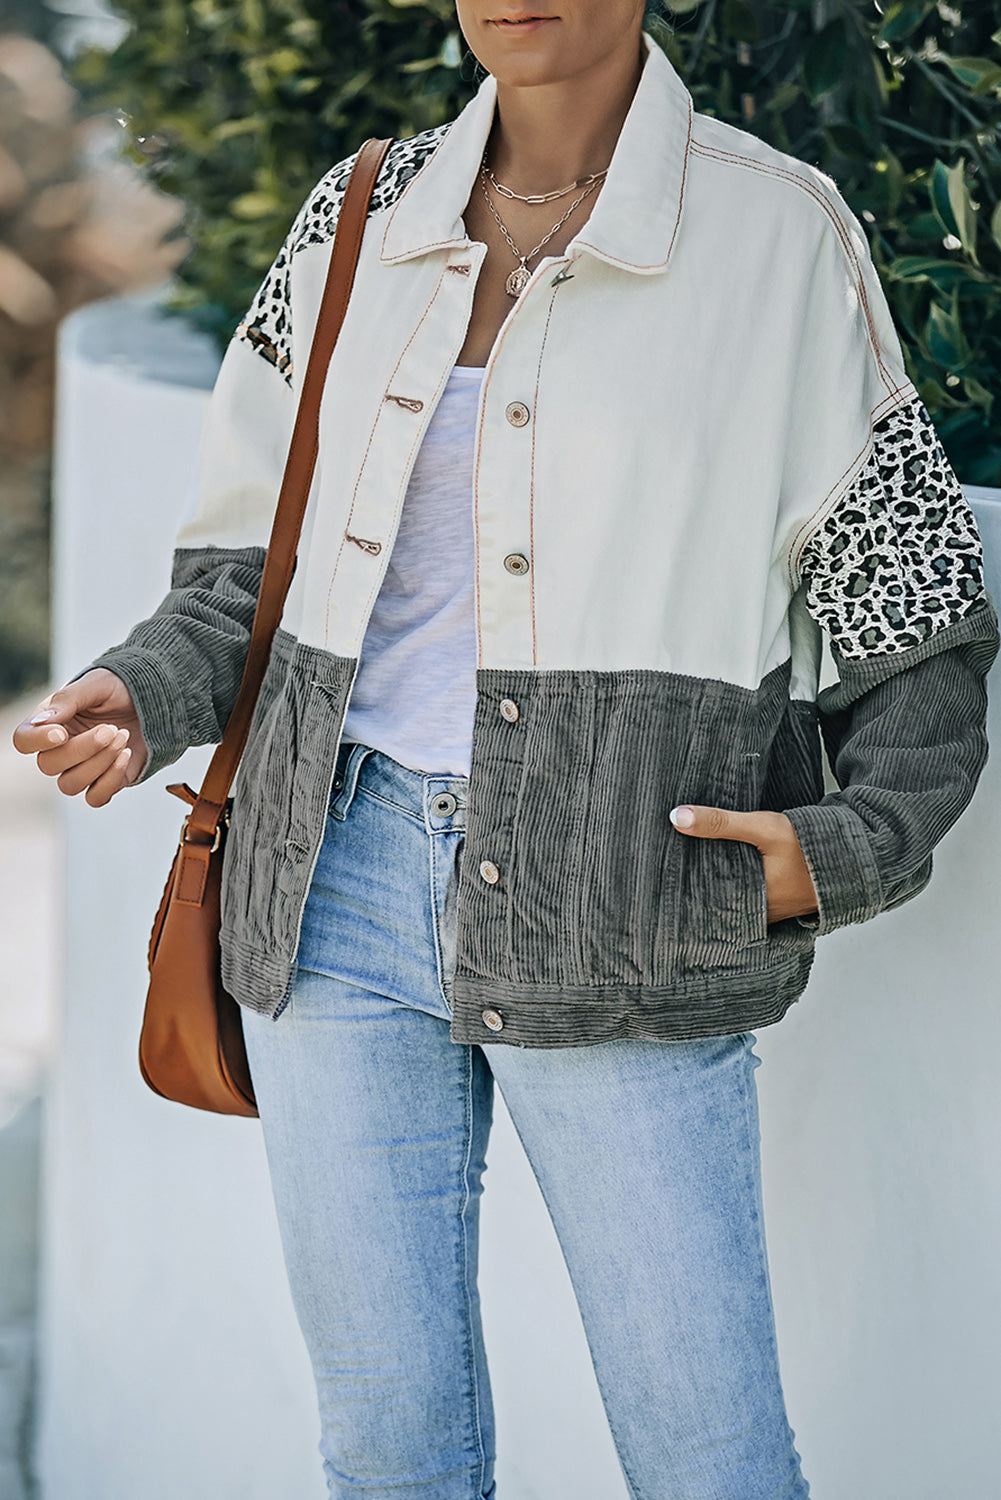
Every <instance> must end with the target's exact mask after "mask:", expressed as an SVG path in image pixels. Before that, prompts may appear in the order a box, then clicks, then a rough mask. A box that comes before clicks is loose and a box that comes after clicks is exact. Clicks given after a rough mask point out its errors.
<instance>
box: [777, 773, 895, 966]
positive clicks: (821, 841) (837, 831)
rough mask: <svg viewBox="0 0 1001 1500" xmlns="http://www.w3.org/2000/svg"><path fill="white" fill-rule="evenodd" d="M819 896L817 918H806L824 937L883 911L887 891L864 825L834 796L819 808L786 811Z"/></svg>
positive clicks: (799, 808)
mask: <svg viewBox="0 0 1001 1500" xmlns="http://www.w3.org/2000/svg"><path fill="white" fill-rule="evenodd" d="M786 816H787V817H788V818H789V820H790V822H791V823H792V825H793V827H794V828H795V830H796V834H797V837H798V838H799V842H800V847H801V848H802V850H803V855H804V858H805V859H806V864H807V868H808V869H809V871H810V877H811V879H812V880H813V884H814V888H815V890H816V892H817V909H818V912H819V920H818V919H817V918H814V919H812V920H811V919H809V918H805V919H804V925H806V926H809V927H810V928H811V929H812V930H813V931H815V932H816V934H817V936H818V937H820V936H822V935H823V934H824V933H825V932H834V931H835V929H836V928H838V927H848V926H849V925H850V924H851V923H853V922H867V921H868V920H869V918H870V917H875V916H878V915H879V913H880V912H881V911H882V910H883V887H882V881H881V880H880V877H879V869H878V867H877V865H876V860H875V856H874V855H873V851H872V845H871V843H870V842H869V835H868V831H867V829H866V826H865V823H864V822H863V821H862V819H861V818H860V817H859V816H858V814H857V813H856V812H853V811H852V809H851V808H850V807H846V806H845V805H844V803H842V802H840V801H838V799H837V797H836V796H834V797H832V798H830V799H828V800H827V801H824V802H820V803H818V804H817V805H816V806H815V807H791V808H786Z"/></svg>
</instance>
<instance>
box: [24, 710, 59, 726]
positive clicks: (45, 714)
mask: <svg viewBox="0 0 1001 1500" xmlns="http://www.w3.org/2000/svg"><path fill="white" fill-rule="evenodd" d="M58 712H59V710H58V709H56V708H40V709H39V710H38V713H37V714H32V716H31V718H30V719H29V720H28V723H29V724H44V723H45V721H46V719H54V718H55V716H56V714H57V713H58Z"/></svg>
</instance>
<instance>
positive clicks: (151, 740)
mask: <svg viewBox="0 0 1001 1500" xmlns="http://www.w3.org/2000/svg"><path fill="white" fill-rule="evenodd" d="M95 667H104V668H106V670H107V671H109V672H114V674H115V676H116V677H120V678H121V679H122V681H123V682H124V684H125V686H126V687H127V688H128V690H129V692H130V693H131V694H132V701H133V703H134V704H135V706H136V713H137V715H138V717H139V728H140V729H141V731H142V736H143V739H144V740H145V741H146V748H147V749H148V751H149V758H148V760H147V761H146V764H145V766H144V767H143V771H142V775H141V776H139V777H137V778H136V780H135V781H134V782H133V783H132V785H133V786H139V785H140V784H141V783H142V782H144V781H148V780H149V778H150V777H151V776H155V775H156V773H157V771H162V770H163V768H164V766H169V765H172V764H173V762H174V761H175V760H177V759H178V758H179V757H180V756H182V755H183V754H184V752H185V750H187V748H188V745H189V743H190V742H189V739H188V722H187V714H186V711H185V705H184V694H183V692H182V691H181V688H180V687H179V685H178V683H177V682H176V681H175V679H174V678H173V677H172V676H171V674H170V673H169V672H168V671H167V669H166V667H165V666H164V664H163V661H162V659H161V658H160V657H159V656H158V655H156V654H155V653H154V652H152V651H147V650H144V649H143V647H141V646H116V647H112V649H111V650H110V651H105V652H104V654H103V655H102V656H99V657H97V659H96V660H95V661H92V662H91V663H90V666H89V667H84V668H83V671H80V672H77V674H76V677H82V676H83V675H84V672H90V671H92V670H93V669H94V668H95ZM76 677H73V678H71V679H70V681H73V682H75V681H76Z"/></svg>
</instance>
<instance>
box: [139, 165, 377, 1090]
mask: <svg viewBox="0 0 1001 1500" xmlns="http://www.w3.org/2000/svg"><path fill="white" fill-rule="evenodd" d="M392 144H393V143H392V141H391V140H385V141H377V140H370V141H366V142H365V144H364V146H362V148H361V150H360V152H359V153H358V157H357V160H356V162H355V165H354V168H353V170H352V172H351V178H350V181H349V182H348V186H347V189H346V191H345V194H344V202H343V203H342V205H341V212H340V216H339V218H338V221H337V232H336V234H335V236H334V245H333V250H332V251H331V256H330V267H329V270H328V272H327V281H326V285H325V287H324V291H323V299H322V301H321V303H320V311H319V314H318V316H317V320H316V331H315V333H314V335H313V343H312V347H311V349H310V353H309V362H308V364H307V366H306V374H305V378H304V380H303V383H302V394H301V396H300V398H299V408H298V411H297V413H296V419H295V427H294V428H293V432H292V440H291V443H290V444H289V452H288V458H287V460H286V463H285V474H284V477H283V479H282V486H281V493H280V494H279V497H278V507H277V510H276V512H275V519H274V525H273V526H272V529H271V538H270V541H269V543H268V555H267V558H266V559H265V563H264V573H263V576H262V578H261V590H260V594H259V596H258V600H257V610H256V613H255V615H254V624H253V628H252V630H251V634H250V646H249V649H248V652H247V663H246V667H245V668H244V673H243V681H242V682H241V684H240V692H239V695H238V697H237V700H236V703H235V705H234V707H233V712H232V713H231V715H230V718H229V722H228V723H227V725H226V732H225V734H224V735H223V738H222V742H221V743H220V745H219V746H218V748H217V750H216V752H215V754H214V755H213V757H212V761H211V764H210V765H209V768H208V770H207V771H206V773H205V779H204V781H203V782H202V789H201V791H200V792H198V793H195V792H193V791H192V790H191V788H190V787H189V786H186V785H184V784H183V783H175V784H174V785H172V786H168V788H167V790H168V792H171V793H173V795H174V796H175V797H180V798H181V799H182V801H185V802H187V803H188V804H189V806H190V808H191V811H190V812H189V813H188V816H187V817H186V818H185V820H184V826H183V828H182V830H181V842H180V845H179V847H178V850H177V854H176V855H175V856H174V863H173V866H172V867H171V871H170V876H169V878H168V880H167V887H166V889H165V891H164V893H163V899H162V901H161V902H160V909H159V911H158V912H157V914H156V920H155V922H154V923H153V932H152V935H151V937H150V944H149V977H150V982H149V991H148V993H147V996H146V1011H145V1015H144V1016H143V1024H142V1034H141V1036H140V1038H139V1067H140V1069H141V1071H142V1075H143V1077H144V1078H145V1080H146V1082H147V1083H148V1084H149V1086H150V1088H151V1089H152V1090H153V1091H154V1093H157V1094H160V1095H162V1096H163V1097H164V1098H165V1099H174V1100H176V1101H177V1103H179V1104H190V1105H193V1106H194V1108H195V1109H211V1110H215V1111H216V1113H218V1114H225V1115H256V1114H257V1103H256V1101H255V1099H254V1086H253V1083H252V1081H251V1077H250V1068H249V1066H248V1064H247V1051H246V1047H245V1046H244V1041H243V1027H242V1024H241V1021H240V1007H239V1005H238V1004H237V1002H236V1001H235V1000H234V999H233V997H232V996H231V995H228V994H227V993H226V991H225V990H224V989H223V986H222V978H221V975H220V967H219V925H220V907H219V893H220V888H221V884H222V863H223V854H224V850H225V841H226V829H227V826H228V821H229V806H230V797H229V789H230V787H231V785H232V783H233V777H234V776H235V775H236V768H237V765H238V764H239V761H240V756H241V755H242V754H243V749H244V746H245V745H246V742H247V735H248V733H249V731H250V721H251V717H252V715H253V712H254V705H255V704H256V702H257V696H258V693H259V692H260V688H261V683H262V681H263V680H264V673H265V670H266V668H267V664H268V657H269V656H270V654H271V643H272V641H273V639H274V634H275V631H276V630H277V628H278V621H279V619H280V618H281V612H282V606H283V605H284V603H285V596H286V594H287V593H288V587H289V583H290V582H291V580H292V569H293V566H294V563H295V554H296V548H297V547H298V545H299V532H300V531H301V529H302V518H303V515H304V513H305V509H306V499H307V497H308V495H309V487H310V484H311V483H312V479H313V470H314V468H315V466H316V455H317V449H318V445H319V416H320V397H321V396H322V394H323V385H324V381H325V379H326V374H327V366H328V364H329V362H330V355H331V353H332V351H333V348H334V344H335V343H336V342H337V336H338V334H339V333H340V330H341V324H342V323H343V321H344V314H345V313H346V311H347V306H348V299H349V297H350V295H351V284H352V282H353V281H354V275H355V268H356V266H357V264H358V252H359V250H360V249H361V241H362V235H363V234H364V231H365V221H366V219H367V217H368V208H369V202H370V200H371V197H372V190H373V188H374V187H375V182H376V178H377V177H378V175H379V169H380V168H381V166H382V163H383V160H384V159H385V155H386V152H387V151H388V150H389V147H390V146H391V145H392Z"/></svg>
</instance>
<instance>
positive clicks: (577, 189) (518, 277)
mask: <svg viewBox="0 0 1001 1500" xmlns="http://www.w3.org/2000/svg"><path fill="white" fill-rule="evenodd" d="M607 176H608V168H607V167H606V168H605V170H604V171H603V172H592V173H591V175H590V177H578V178H577V179H576V181H574V182H571V183H570V184H569V186H567V187H565V188H557V189H556V191H555V192H554V193H528V194H525V193H516V192H515V191H514V189H513V188H509V187H505V185H504V184H503V183H502V182H498V181H497V178H496V177H495V176H494V174H493V172H491V170H490V168H489V167H488V166H487V158H486V153H485V152H484V155H483V161H482V162H481V163H480V187H481V188H482V189H483V196H484V198H485V199H486V200H487V207H488V208H489V210H490V212H491V213H492V214H493V216H494V218H495V219H496V221H497V228H498V229H499V230H500V232H501V234H502V235H503V236H504V238H505V239H506V240H507V242H508V244H509V245H510V247H511V249H512V250H513V251H514V254H515V258H516V260H517V261H518V264H517V266H516V267H515V269H514V270H513V271H512V272H511V274H510V276H509V277H508V278H507V280H506V281H505V283H504V288H505V290H506V292H507V294H508V296H509V297H520V296H521V294H522V292H523V291H524V290H525V288H526V286H527V285H528V283H529V281H530V280H531V276H532V273H531V271H530V270H529V269H528V262H529V261H530V260H532V259H534V257H535V256H536V255H538V253H539V251H540V250H542V249H544V248H545V246H546V245H548V244H549V241H550V240H551V239H552V237H553V235H554V234H556V233H557V232H558V231H559V230H560V229H562V228H563V226H564V224H565V223H566V222H567V220H568V219H569V218H570V215H571V214H572V213H573V212H574V211H575V209H578V208H580V206H581V204H582V203H583V202H584V199H585V198H588V197H590V195H591V194H592V193H593V192H595V191H596V190H597V189H598V188H599V187H600V186H601V184H602V183H603V182H604V180H605V178H606V177H607ZM488 182H489V183H490V184H491V185H492V186H493V188H494V191H495V192H497V193H499V194H500V195H501V197H502V198H514V199H516V200H517V201H518V202H519V203H533V204H537V203H555V202H556V200H557V199H558V198H566V197H567V196H568V195H569V194H570V193H577V194H578V196H577V197H576V198H575V199H574V201H573V202H572V203H571V205H570V207H569V208H568V209H567V211H566V213H565V214H564V215H563V217H562V219H560V220H558V222H557V223H555V224H554V225H553V227H552V229H550V231H549V233H548V234H547V235H546V236H545V237H544V238H543V239H541V240H540V241H539V243H538V244H537V245H536V247H535V249H534V250H529V251H528V253H527V254H526V255H522V253H521V251H520V250H519V249H518V246H517V245H516V244H515V242H514V240H513V239H512V238H511V235H510V233H509V231H508V228H507V225H506V224H505V223H504V221H503V219H502V218H501V216H500V214H499V213H498V212H497V209H496V207H495V206H494V201H493V199H492V198H491V196H490V189H489V188H488V187H487V183H488Z"/></svg>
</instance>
